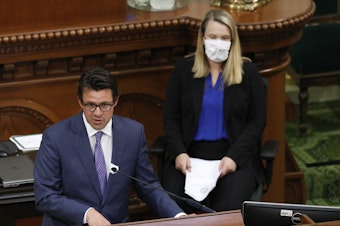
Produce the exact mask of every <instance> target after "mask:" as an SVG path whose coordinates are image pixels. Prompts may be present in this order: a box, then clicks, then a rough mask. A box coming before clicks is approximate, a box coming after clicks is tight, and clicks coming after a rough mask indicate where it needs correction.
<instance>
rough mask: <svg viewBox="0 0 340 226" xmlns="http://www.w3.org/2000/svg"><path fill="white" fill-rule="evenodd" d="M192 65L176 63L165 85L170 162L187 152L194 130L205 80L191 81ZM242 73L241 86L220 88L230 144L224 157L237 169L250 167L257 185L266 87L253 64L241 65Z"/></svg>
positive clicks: (186, 60)
mask: <svg viewBox="0 0 340 226" xmlns="http://www.w3.org/2000/svg"><path fill="white" fill-rule="evenodd" d="M193 62H194V58H193V57H189V58H183V59H181V60H179V61H178V62H177V64H176V66H175V69H174V71H173V73H172V75H171V77H170V79H169V83H168V88H167V94H166V103H165V111H164V125H165V131H166V135H167V139H168V145H169V146H168V148H169V150H170V159H171V160H173V159H174V158H175V157H176V156H177V155H179V154H181V153H185V152H186V151H187V148H188V146H189V145H190V143H191V141H192V140H193V137H194V135H195V132H196V130H197V128H198V122H199V117H200V112H201V107H202V99H203V91H204V83H205V79H204V78H200V79H195V78H193V72H192V71H191V69H192V66H193ZM243 70H244V75H243V79H242V83H241V84H238V85H232V86H226V87H225V89H224V106H223V109H224V117H225V122H226V128H227V133H228V139H229V142H230V144H231V147H230V149H229V151H228V152H227V153H226V156H229V157H230V158H232V159H233V160H234V161H235V162H236V164H237V165H238V167H244V166H247V167H250V168H251V169H252V171H253V172H254V174H255V176H256V178H257V180H258V182H263V180H264V174H263V166H262V164H261V161H260V157H259V147H260V145H261V137H262V133H263V130H264V127H265V124H266V112H267V99H266V97H267V95H266V85H265V83H264V82H263V79H262V78H261V76H260V75H259V73H258V69H257V68H256V66H255V65H254V64H253V63H250V62H245V63H244V64H243Z"/></svg>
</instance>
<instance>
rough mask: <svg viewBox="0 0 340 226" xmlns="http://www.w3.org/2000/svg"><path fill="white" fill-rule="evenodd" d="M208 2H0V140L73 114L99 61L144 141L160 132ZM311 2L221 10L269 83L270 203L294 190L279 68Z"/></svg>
mask: <svg viewBox="0 0 340 226" xmlns="http://www.w3.org/2000/svg"><path fill="white" fill-rule="evenodd" d="M210 2H211V1H210V0H188V5H187V6H186V7H183V8H180V9H177V10H175V11H166V12H147V11H141V10H136V9H133V8H130V7H128V6H127V5H126V0H97V1H82V0H73V1H68V0H50V1H44V0H31V1H26V0H18V1H1V3H0V139H8V138H9V136H11V135H15V134H30V133H41V132H43V131H44V130H45V129H46V128H47V127H49V126H50V125H52V124H53V123H56V122H58V121H60V120H62V119H64V118H67V117H69V116H71V115H73V114H75V113H77V112H78V111H79V110H80V108H79V105H78V102H77V99H76V93H75V91H76V81H77V79H78V78H79V75H80V74H81V72H82V71H83V70H84V68H86V67H91V66H101V67H105V68H107V69H109V70H110V71H112V73H113V74H115V76H116V78H117V80H118V83H119V85H120V91H121V98H120V103H119V105H118V107H117V110H116V113H117V114H121V115H124V116H128V117H131V118H134V119H136V120H138V121H140V122H142V123H143V124H144V125H145V130H146V135H147V139H148V142H149V145H151V143H152V142H153V140H154V139H155V138H156V137H158V136H160V135H163V133H164V132H163V125H162V111H163V101H164V97H165V87H166V84H167V80H168V77H169V75H170V72H171V70H172V68H173V66H174V64H175V62H176V61H177V59H178V58H180V57H182V56H184V55H186V54H188V53H191V52H192V51H193V50H194V49H195V45H196V35H197V31H198V28H199V25H200V20H201V19H202V17H203V16H204V14H205V13H206V12H207V11H208V10H210V9H212V8H214V7H212V6H210ZM225 10H228V9H225ZM314 10H315V9H314V3H313V1H312V0H271V1H270V2H269V3H267V4H266V5H265V6H263V7H260V8H258V9H256V10H255V11H254V12H249V11H237V10H228V11H229V12H230V13H231V14H232V15H233V16H234V18H235V20H236V21H237V26H238V30H239V35H240V39H241V44H242V49H243V52H244V54H245V55H247V56H249V57H251V58H252V59H253V61H254V62H255V63H256V64H257V65H258V66H259V68H260V70H261V74H262V75H263V77H265V78H267V79H268V81H269V85H268V89H269V91H268V123H267V128H266V130H265V135H264V139H275V140H278V141H280V148H279V152H278V156H277V158H276V160H275V164H274V172H273V173H274V176H273V181H272V185H271V188H270V190H269V192H268V193H267V194H266V195H265V197H264V199H265V200H268V201H275V202H284V201H285V200H286V197H292V196H293V194H299V192H300V193H301V191H300V190H301V189H299V186H296V187H294V188H296V189H293V190H292V189H289V190H287V189H285V186H286V185H285V172H286V170H285V128H284V124H285V69H286V66H287V65H288V64H289V61H290V58H289V55H288V51H289V49H290V47H291V46H292V45H293V44H294V43H295V42H296V41H297V40H298V39H299V38H300V37H301V35H302V27H303V26H304V25H305V23H306V22H307V21H308V19H309V18H310V17H311V16H312V14H313V12H314ZM152 161H154V159H152ZM155 168H156V170H157V166H156V164H155ZM301 201H303V200H301V197H297V198H296V199H294V200H293V202H301ZM136 211H137V210H136ZM137 212H138V211H137Z"/></svg>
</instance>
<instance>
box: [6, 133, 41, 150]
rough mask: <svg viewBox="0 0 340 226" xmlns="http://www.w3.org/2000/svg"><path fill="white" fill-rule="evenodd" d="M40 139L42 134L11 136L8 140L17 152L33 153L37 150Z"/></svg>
mask: <svg viewBox="0 0 340 226" xmlns="http://www.w3.org/2000/svg"><path fill="white" fill-rule="evenodd" d="M41 139H42V134H41V133H39V134H29V135H13V136H11V137H10V138H9V140H10V141H12V142H13V143H14V144H15V145H16V146H17V147H18V149H19V150H21V151H23V152H26V151H34V150H38V149H39V147H40V143H41Z"/></svg>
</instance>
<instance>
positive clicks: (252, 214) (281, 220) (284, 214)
mask: <svg viewBox="0 0 340 226" xmlns="http://www.w3.org/2000/svg"><path fill="white" fill-rule="evenodd" d="M303 214H304V215H306V216H308V217H309V218H310V219H312V220H313V221H314V222H316V223H319V222H327V221H335V220H340V207H334V206H316V205H303V204H288V203H272V202H254V201H245V202H244V203H243V205H242V217H243V221H244V225H245V226H259V225H261V226H273V225H275V226H288V225H299V224H300V223H301V216H302V215H303Z"/></svg>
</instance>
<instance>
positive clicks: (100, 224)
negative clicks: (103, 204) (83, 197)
mask: <svg viewBox="0 0 340 226" xmlns="http://www.w3.org/2000/svg"><path fill="white" fill-rule="evenodd" d="M86 222H87V224H88V225H89V226H109V225H111V223H110V222H109V221H108V220H107V219H106V218H105V217H104V216H103V215H101V214H100V213H99V212H98V211H97V210H95V209H94V208H91V209H90V210H89V211H88V212H87V215H86Z"/></svg>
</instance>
